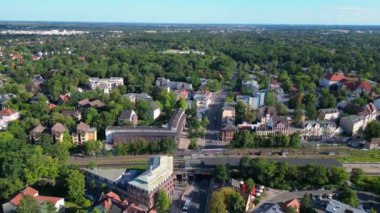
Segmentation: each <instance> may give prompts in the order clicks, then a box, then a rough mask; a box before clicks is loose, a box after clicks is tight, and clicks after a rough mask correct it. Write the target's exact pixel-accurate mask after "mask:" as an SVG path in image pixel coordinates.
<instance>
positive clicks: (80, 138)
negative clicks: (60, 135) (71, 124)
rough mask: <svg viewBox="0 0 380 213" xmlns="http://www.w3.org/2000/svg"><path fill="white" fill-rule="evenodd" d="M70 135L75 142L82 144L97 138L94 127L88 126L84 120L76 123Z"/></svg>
mask: <svg viewBox="0 0 380 213" xmlns="http://www.w3.org/2000/svg"><path fill="white" fill-rule="evenodd" d="M71 137H72V139H73V143H75V144H84V143H87V142H88V141H96V140H97V139H98V137H97V131H96V128H94V127H90V126H89V125H88V124H86V123H84V122H80V123H79V124H78V125H77V127H76V128H75V131H74V132H73V133H72V135H71Z"/></svg>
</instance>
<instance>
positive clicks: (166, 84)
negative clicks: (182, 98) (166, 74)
mask: <svg viewBox="0 0 380 213" xmlns="http://www.w3.org/2000/svg"><path fill="white" fill-rule="evenodd" d="M156 86H157V87H161V88H164V89H165V90H167V91H169V92H170V90H182V89H184V90H193V85H192V84H189V83H186V82H177V81H170V79H166V78H157V79H156Z"/></svg>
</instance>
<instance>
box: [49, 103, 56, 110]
mask: <svg viewBox="0 0 380 213" xmlns="http://www.w3.org/2000/svg"><path fill="white" fill-rule="evenodd" d="M56 107H57V105H55V104H49V109H54V108H56Z"/></svg>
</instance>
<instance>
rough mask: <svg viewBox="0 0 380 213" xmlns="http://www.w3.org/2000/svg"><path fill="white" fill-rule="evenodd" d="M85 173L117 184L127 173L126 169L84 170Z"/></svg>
mask: <svg viewBox="0 0 380 213" xmlns="http://www.w3.org/2000/svg"><path fill="white" fill-rule="evenodd" d="M84 171H86V172H89V173H92V174H94V175H96V176H99V177H102V178H105V179H107V180H110V181H112V182H116V181H117V180H119V179H120V178H121V177H122V176H123V174H124V173H125V171H126V169H125V168H124V169H123V168H121V169H119V168H94V169H84Z"/></svg>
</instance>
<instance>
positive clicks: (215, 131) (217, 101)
mask: <svg viewBox="0 0 380 213" xmlns="http://www.w3.org/2000/svg"><path fill="white" fill-rule="evenodd" d="M226 94H227V93H226V92H225V91H223V92H220V93H213V94H212V97H211V103H210V105H209V109H208V110H207V114H206V115H207V118H208V120H209V122H210V123H209V125H208V128H207V135H206V139H211V140H218V139H219V130H220V128H221V123H222V109H223V105H224V101H225V99H226V97H227V96H226Z"/></svg>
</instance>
